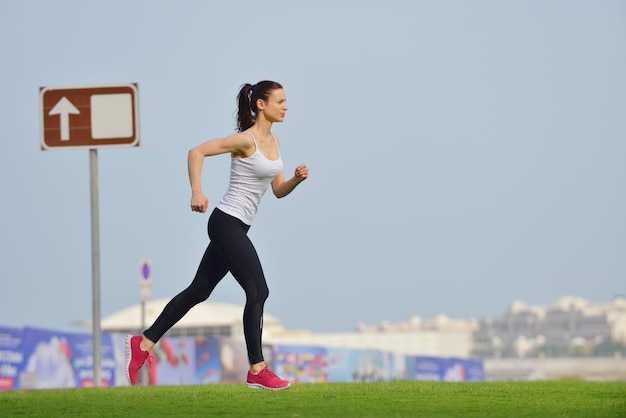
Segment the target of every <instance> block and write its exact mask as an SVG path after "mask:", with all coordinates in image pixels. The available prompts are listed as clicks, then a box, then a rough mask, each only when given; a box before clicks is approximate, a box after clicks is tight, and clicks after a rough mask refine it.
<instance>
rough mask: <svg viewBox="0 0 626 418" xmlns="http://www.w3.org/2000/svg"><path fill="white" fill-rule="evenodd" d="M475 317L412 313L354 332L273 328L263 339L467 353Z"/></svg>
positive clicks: (359, 327) (456, 354)
mask: <svg viewBox="0 0 626 418" xmlns="http://www.w3.org/2000/svg"><path fill="white" fill-rule="evenodd" d="M477 327H478V324H477V322H476V321H473V320H471V321H465V320H458V319H451V318H448V317H447V316H445V315H439V316H437V317H436V318H435V319H433V320H423V319H422V318H420V317H417V316H416V317H413V318H411V319H410V320H409V321H407V322H397V323H391V322H388V321H382V322H380V323H379V324H378V325H365V324H358V325H357V329H356V332H339V333H324V334H314V333H311V332H308V331H299V332H292V331H284V332H276V331H275V332H273V333H271V334H270V335H268V336H267V337H265V340H266V341H268V342H270V343H274V344H296V345H297V344H306V345H321V346H324V347H333V348H356V349H377V350H383V351H389V352H393V353H396V354H405V355H416V356H442V357H460V358H467V357H469V355H470V353H471V351H472V347H473V345H472V332H473V331H474V330H476V329H477Z"/></svg>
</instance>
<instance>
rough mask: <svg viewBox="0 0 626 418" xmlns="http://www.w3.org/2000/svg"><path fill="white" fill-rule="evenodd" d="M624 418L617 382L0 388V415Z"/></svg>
mask: <svg viewBox="0 0 626 418" xmlns="http://www.w3.org/2000/svg"><path fill="white" fill-rule="evenodd" d="M19 416H46V417H50V416H63V417H85V416H98V417H144V416H145V417H164V416H181V417H598V418H608V417H626V383H623V382H609V383H606V382H602V383H601V382H597V383H596V382H578V381H566V382H514V383H513V382H512V383H502V382H498V383H489V382H487V383H484V382H481V383H441V382H406V381H403V382H389V383H346V384H343V383H329V384H301V385H294V386H293V387H291V388H289V389H287V390H285V391H281V392H270V391H264V390H253V389H248V388H246V387H245V385H243V384H241V385H205V386H159V387H116V388H92V389H66V390H33V391H8V392H1V393H0V417H19Z"/></svg>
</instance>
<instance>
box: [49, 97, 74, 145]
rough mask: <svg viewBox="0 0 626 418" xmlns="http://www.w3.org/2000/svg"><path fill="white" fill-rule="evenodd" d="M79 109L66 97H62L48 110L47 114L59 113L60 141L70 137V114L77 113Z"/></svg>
mask: <svg viewBox="0 0 626 418" xmlns="http://www.w3.org/2000/svg"><path fill="white" fill-rule="evenodd" d="M79 113H80V111H79V110H78V109H76V106H74V105H73V104H72V102H70V101H69V100H67V98H66V97H62V98H61V100H59V101H58V103H57V104H55V105H54V107H53V108H52V109H51V110H50V112H48V115H50V116H52V115H59V116H60V118H61V141H68V140H69V139H70V114H72V115H78V114H79Z"/></svg>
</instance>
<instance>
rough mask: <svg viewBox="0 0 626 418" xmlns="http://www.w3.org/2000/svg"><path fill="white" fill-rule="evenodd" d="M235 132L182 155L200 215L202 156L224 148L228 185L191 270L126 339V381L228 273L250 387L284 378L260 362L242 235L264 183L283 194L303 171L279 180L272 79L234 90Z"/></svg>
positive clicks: (254, 266) (275, 385) (249, 250)
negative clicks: (236, 296) (239, 294)
mask: <svg viewBox="0 0 626 418" xmlns="http://www.w3.org/2000/svg"><path fill="white" fill-rule="evenodd" d="M237 101H238V107H239V109H238V112H237V133H235V134H233V135H230V136H227V137H225V138H217V139H212V140H209V141H207V142H204V143H202V144H200V145H198V146H197V147H195V148H193V149H191V150H190V151H189V155H188V161H187V163H188V171H189V182H190V184H191V210H192V211H194V212H200V213H204V212H206V211H207V209H208V205H209V201H208V199H207V198H206V197H205V196H204V194H203V192H202V184H201V173H202V164H203V162H204V158H205V157H208V156H212V155H218V154H225V153H230V155H231V166H230V183H229V186H228V190H227V191H226V194H225V195H224V196H223V197H222V200H221V201H220V202H219V204H218V205H217V206H216V207H215V208H214V209H213V212H212V213H211V216H210V217H209V222H208V228H207V229H208V235H209V240H210V242H209V245H208V247H207V249H206V251H205V253H204V255H203V257H202V260H201V261H200V266H199V267H198V270H197V272H196V275H195V277H194V279H193V281H192V282H191V284H190V285H189V287H187V288H186V289H185V290H183V291H182V292H181V293H179V294H178V295H176V296H175V297H174V298H173V299H172V300H171V301H170V302H169V303H168V304H167V305H166V306H165V308H164V309H163V312H161V314H160V315H159V317H158V318H157V319H156V321H155V322H154V324H153V325H152V326H151V327H150V328H148V329H147V330H145V331H144V332H143V335H135V336H131V335H129V336H128V337H127V338H126V363H127V364H126V372H127V377H128V380H129V381H130V383H131V384H133V385H134V384H137V382H138V381H139V369H141V367H142V366H143V364H144V362H145V361H146V359H148V357H149V351H150V350H151V349H152V347H154V345H155V344H156V343H157V342H158V341H159V339H160V338H161V337H162V336H163V334H165V332H166V331H167V330H169V329H170V328H171V327H173V326H174V325H175V324H176V323H177V322H178V321H179V320H180V319H181V318H182V317H183V316H184V315H185V314H186V313H187V312H188V311H189V310H190V309H191V308H192V307H193V306H195V305H197V304H198V303H200V302H202V301H204V300H206V299H207V298H208V297H209V295H211V292H212V291H213V289H214V288H215V286H216V285H217V284H218V283H219V282H220V280H222V278H223V277H224V276H225V275H226V274H227V273H228V272H230V273H231V274H232V275H233V277H234V278H235V280H237V282H238V283H239V285H240V286H241V287H242V288H243V290H244V291H245V294H246V305H245V308H244V311H243V329H244V337H245V341H246V348H247V351H248V360H249V363H250V369H249V371H248V374H247V378H246V382H247V385H248V387H250V388H262V389H269V390H282V389H286V388H288V387H289V382H288V381H286V380H283V379H281V378H279V377H278V376H276V375H275V374H274V373H273V372H272V371H271V370H270V369H269V368H268V367H267V365H266V363H265V360H264V358H263V352H262V347H261V336H262V332H263V306H264V303H265V300H266V299H267V297H268V295H269V289H268V287H267V283H266V281H265V276H264V274H263V269H262V267H261V262H260V261H259V257H258V255H257V252H256V250H255V248H254V245H253V244H252V242H251V241H250V238H249V237H248V235H247V233H248V230H249V229H250V226H251V225H252V221H253V220H254V217H255V214H256V212H257V208H258V206H259V203H260V201H261V197H262V196H263V194H264V193H265V191H266V190H267V188H268V187H269V186H270V184H271V186H272V191H273V193H274V195H275V196H276V197H277V198H282V197H285V196H287V195H288V194H289V193H291V192H292V191H293V190H294V189H295V188H296V187H297V186H298V185H299V184H300V183H301V182H303V181H304V180H306V179H307V177H308V175H309V171H308V168H307V167H306V165H304V164H302V165H299V166H298V167H297V168H296V169H295V172H294V175H293V177H291V178H290V179H288V180H285V177H284V174H283V161H282V158H281V153H280V142H279V140H278V138H277V137H276V135H274V134H273V133H272V131H271V128H272V124H273V123H275V122H282V121H284V119H285V113H286V112H287V100H286V98H285V92H284V90H283V87H282V86H281V85H280V84H279V83H277V82H274V81H261V82H259V83H257V84H255V85H254V86H253V85H251V84H244V85H243V86H242V87H241V90H240V91H239V94H238V96H237Z"/></svg>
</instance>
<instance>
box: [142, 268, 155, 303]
mask: <svg viewBox="0 0 626 418" xmlns="http://www.w3.org/2000/svg"><path fill="white" fill-rule="evenodd" d="M139 270H140V273H141V274H140V277H139V290H140V291H141V300H142V301H146V300H148V299H150V296H151V295H152V263H150V260H141V263H139Z"/></svg>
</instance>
